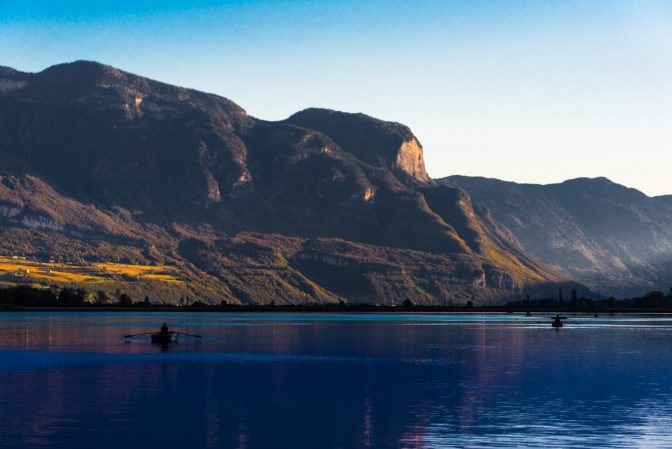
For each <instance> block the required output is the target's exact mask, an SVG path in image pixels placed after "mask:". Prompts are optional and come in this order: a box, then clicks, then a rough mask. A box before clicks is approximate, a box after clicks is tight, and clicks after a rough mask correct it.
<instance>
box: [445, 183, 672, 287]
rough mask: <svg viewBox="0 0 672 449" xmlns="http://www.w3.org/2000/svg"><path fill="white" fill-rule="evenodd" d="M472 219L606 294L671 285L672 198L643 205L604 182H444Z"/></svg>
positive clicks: (638, 197)
mask: <svg viewBox="0 0 672 449" xmlns="http://www.w3.org/2000/svg"><path fill="white" fill-rule="evenodd" d="M439 182H441V183H443V184H446V185H451V186H454V187H459V188H462V189H464V190H466V191H467V192H469V195H470V196H471V198H472V200H473V202H474V205H475V206H474V207H475V210H476V212H477V214H478V215H479V216H480V217H487V218H492V219H493V220H495V221H496V222H497V223H499V224H501V225H503V226H504V227H506V229H507V230H508V231H510V233H511V235H512V236H513V237H514V238H515V239H516V240H517V241H518V242H520V244H521V245H522V247H523V248H524V249H525V250H527V251H528V252H529V253H531V254H533V255H534V256H535V257H537V258H539V259H541V260H543V261H544V262H546V263H548V264H550V265H551V266H553V267H554V268H555V269H556V270H558V271H561V272H564V273H565V274H567V275H569V276H572V277H574V278H576V279H578V280H580V281H581V282H583V283H585V284H586V285H588V286H590V287H591V288H593V289H594V290H595V291H598V292H601V293H603V294H607V295H616V296H632V295H640V294H642V293H643V292H645V291H648V290H654V289H656V290H661V289H662V290H667V289H668V288H669V286H672V200H671V198H672V197H669V196H668V197H656V198H650V197H648V196H646V195H645V194H643V193H642V192H639V191H637V190H635V189H630V188H627V187H624V186H622V185H619V184H615V183H613V182H611V181H609V180H608V179H606V178H597V179H587V178H580V179H573V180H569V181H565V182H563V183H560V184H551V185H534V184H516V183H512V182H504V181H499V180H496V179H487V178H476V177H465V176H451V177H448V178H444V179H442V180H440V181H439Z"/></svg>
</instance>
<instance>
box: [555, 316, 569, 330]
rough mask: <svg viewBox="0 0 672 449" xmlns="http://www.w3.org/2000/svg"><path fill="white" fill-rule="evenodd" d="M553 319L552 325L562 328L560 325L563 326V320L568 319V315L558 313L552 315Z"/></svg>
mask: <svg viewBox="0 0 672 449" xmlns="http://www.w3.org/2000/svg"><path fill="white" fill-rule="evenodd" d="M551 319H552V320H553V323H551V326H553V327H556V328H560V327H562V326H563V323H562V320H566V319H567V317H566V316H560V315H556V316H554V317H551Z"/></svg>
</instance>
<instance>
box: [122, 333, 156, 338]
mask: <svg viewBox="0 0 672 449" xmlns="http://www.w3.org/2000/svg"><path fill="white" fill-rule="evenodd" d="M155 333H156V332H145V333H142V334H131V335H124V338H131V337H139V336H140V335H149V334H155Z"/></svg>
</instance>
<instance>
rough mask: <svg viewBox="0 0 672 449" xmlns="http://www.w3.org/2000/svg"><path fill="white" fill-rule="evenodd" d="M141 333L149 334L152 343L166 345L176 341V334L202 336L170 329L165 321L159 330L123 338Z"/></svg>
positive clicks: (126, 336)
mask: <svg viewBox="0 0 672 449" xmlns="http://www.w3.org/2000/svg"><path fill="white" fill-rule="evenodd" d="M141 335H151V338H152V343H159V344H162V345H166V344H168V343H177V336H178V335H186V336H187V337H194V338H203V337H201V336H200V335H194V334H187V333H185V332H175V331H171V330H169V329H168V326H167V325H166V323H163V325H162V326H161V330H160V331H159V332H145V333H142V334H131V335H125V336H124V338H131V337H139V336H141Z"/></svg>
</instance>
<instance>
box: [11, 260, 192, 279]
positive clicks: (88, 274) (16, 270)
mask: <svg viewBox="0 0 672 449" xmlns="http://www.w3.org/2000/svg"><path fill="white" fill-rule="evenodd" d="M118 276H124V277H125V280H142V279H147V280H154V281H160V282H168V283H181V282H182V281H181V280H180V276H179V271H178V270H177V269H176V268H174V267H165V266H153V265H132V264H120V263H112V262H107V263H92V264H90V265H77V264H70V263H54V262H39V261H32V260H28V259H25V258H14V257H7V256H0V282H21V283H26V282H35V283H40V284H44V283H61V284H85V283H95V282H104V281H109V280H113V279H115V277H118ZM129 278H130V279H129Z"/></svg>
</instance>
